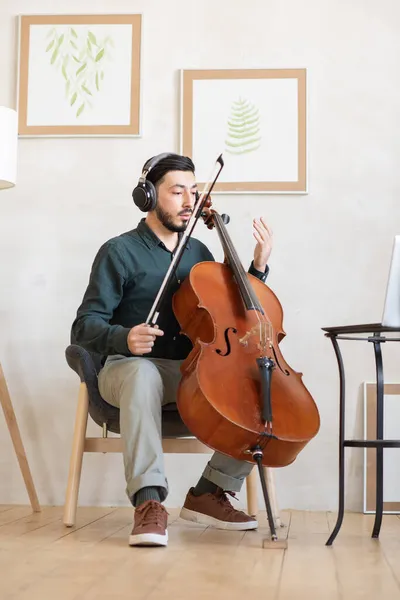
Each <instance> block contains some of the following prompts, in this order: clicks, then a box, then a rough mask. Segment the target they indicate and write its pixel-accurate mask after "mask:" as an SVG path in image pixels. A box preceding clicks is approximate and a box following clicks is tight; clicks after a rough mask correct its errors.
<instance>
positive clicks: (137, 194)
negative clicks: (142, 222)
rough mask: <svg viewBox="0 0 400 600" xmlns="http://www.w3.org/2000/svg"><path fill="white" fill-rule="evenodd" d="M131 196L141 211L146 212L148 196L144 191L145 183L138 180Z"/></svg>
mask: <svg viewBox="0 0 400 600" xmlns="http://www.w3.org/2000/svg"><path fill="white" fill-rule="evenodd" d="M132 198H133V201H134V203H135V204H136V206H137V207H138V208H139V209H140V210H141V211H143V212H147V205H148V202H149V201H148V197H147V191H146V185H145V184H144V183H143V182H141V181H139V183H138V184H137V186H136V187H135V188H134V190H133V192H132Z"/></svg>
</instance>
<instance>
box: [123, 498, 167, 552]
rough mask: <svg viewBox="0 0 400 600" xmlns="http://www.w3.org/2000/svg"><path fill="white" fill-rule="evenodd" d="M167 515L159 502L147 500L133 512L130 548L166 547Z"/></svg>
mask: <svg viewBox="0 0 400 600" xmlns="http://www.w3.org/2000/svg"><path fill="white" fill-rule="evenodd" d="M167 521H168V513H167V511H166V510H165V508H164V507H163V505H162V504H160V502H157V501H156V500H147V501H146V502H143V504H141V505H140V506H138V508H136V510H135V520H134V523H133V529H132V533H131V535H130V536H129V545H130V546H166V545H167V543H168V531H167Z"/></svg>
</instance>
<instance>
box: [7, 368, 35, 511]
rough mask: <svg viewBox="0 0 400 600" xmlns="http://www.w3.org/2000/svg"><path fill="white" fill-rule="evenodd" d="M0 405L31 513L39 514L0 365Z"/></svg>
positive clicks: (31, 480)
mask: <svg viewBox="0 0 400 600" xmlns="http://www.w3.org/2000/svg"><path fill="white" fill-rule="evenodd" d="M0 404H1V406H2V408H3V412H4V416H5V419H6V423H7V427H8V430H9V432H10V436H11V441H12V443H13V446H14V450H15V454H16V455H17V459H18V463H19V468H20V469H21V473H22V477H23V478H24V482H25V487H26V491H27V492H28V496H29V500H30V503H31V506H32V510H33V512H40V505H39V500H38V497H37V495H36V490H35V486H34V483H33V479H32V474H31V471H30V469H29V464H28V459H27V458H26V454H25V448H24V445H23V443H22V439H21V434H20V432H19V427H18V423H17V420H16V418H15V413H14V409H13V406H12V404H11V398H10V394H9V391H8V387H7V383H6V379H5V377H4V373H3V369H2V368H1V365H0Z"/></svg>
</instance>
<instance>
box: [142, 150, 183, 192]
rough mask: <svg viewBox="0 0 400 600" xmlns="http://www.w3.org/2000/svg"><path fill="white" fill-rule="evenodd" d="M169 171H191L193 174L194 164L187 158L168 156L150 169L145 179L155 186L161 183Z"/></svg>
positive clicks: (175, 155)
mask: <svg viewBox="0 0 400 600" xmlns="http://www.w3.org/2000/svg"><path fill="white" fill-rule="evenodd" d="M169 171H191V172H192V173H194V164H193V162H192V160H191V159H190V158H189V157H188V156H181V155H180V154H169V155H168V156H166V157H165V158H163V159H162V160H160V162H159V163H157V164H156V165H155V166H154V167H153V168H152V169H151V171H150V173H149V174H148V176H147V177H146V179H148V181H151V183H152V184H153V185H155V186H157V185H159V184H160V183H162V180H163V177H164V176H165V175H166V174H167V173H168V172H169Z"/></svg>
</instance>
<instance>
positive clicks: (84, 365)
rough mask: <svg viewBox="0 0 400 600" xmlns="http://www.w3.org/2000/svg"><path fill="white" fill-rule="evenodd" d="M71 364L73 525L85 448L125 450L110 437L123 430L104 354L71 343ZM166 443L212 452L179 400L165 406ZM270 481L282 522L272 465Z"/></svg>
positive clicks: (68, 506) (251, 489) (250, 487)
mask: <svg viewBox="0 0 400 600" xmlns="http://www.w3.org/2000/svg"><path fill="white" fill-rule="evenodd" d="M65 356H66V359H67V362H68V365H69V366H70V367H71V369H73V370H74V371H75V372H76V373H77V374H78V375H79V378H80V380H81V383H80V388H79V395H78V407H77V411H76V418H75V429H74V436H73V442H72V452H71V459H70V467H69V476H68V484H67V492H66V499H65V506H64V519H63V520H64V524H65V525H66V526H67V527H72V526H73V525H74V524H75V520H76V510H77V505H78V495H79V484H80V478H81V471H82V461H83V455H84V453H85V452H102V453H106V452H122V444H121V438H120V437H108V432H109V431H111V432H113V433H120V429H119V409H118V408H115V407H114V406H111V405H110V404H108V403H107V402H105V400H103V398H102V397H101V395H100V392H99V388H98V384H97V376H98V373H99V371H100V368H101V363H100V357H99V356H97V355H95V354H92V353H89V352H87V351H86V350H84V349H83V348H82V347H81V346H78V345H76V344H71V345H70V346H68V348H67V349H66V351H65ZM88 415H90V416H91V418H92V419H93V420H94V421H95V422H96V423H97V424H98V425H99V426H100V427H101V428H102V436H101V437H87V435H86V430H87V421H88ZM162 438H163V439H162V443H163V450H164V452H169V453H195V454H196V453H212V450H211V449H210V448H208V447H207V446H205V445H204V444H202V443H201V442H199V440H197V439H196V438H195V437H193V435H192V434H191V433H190V432H189V430H188V429H187V428H186V426H185V425H184V423H183V421H182V420H181V418H180V415H179V412H178V410H177V407H176V404H168V405H166V406H164V407H163V410H162ZM266 475H267V484H268V487H269V491H270V495H271V504H272V510H273V513H274V515H275V519H276V521H277V523H278V524H279V515H278V510H277V506H276V499H275V492H274V489H273V488H274V485H273V481H272V479H271V477H272V473H271V470H270V469H266ZM257 481H258V474H257V472H256V469H253V470H252V472H251V473H250V475H249V476H248V477H247V479H246V487H247V507H248V513H249V514H251V515H257V513H258V502H257Z"/></svg>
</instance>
